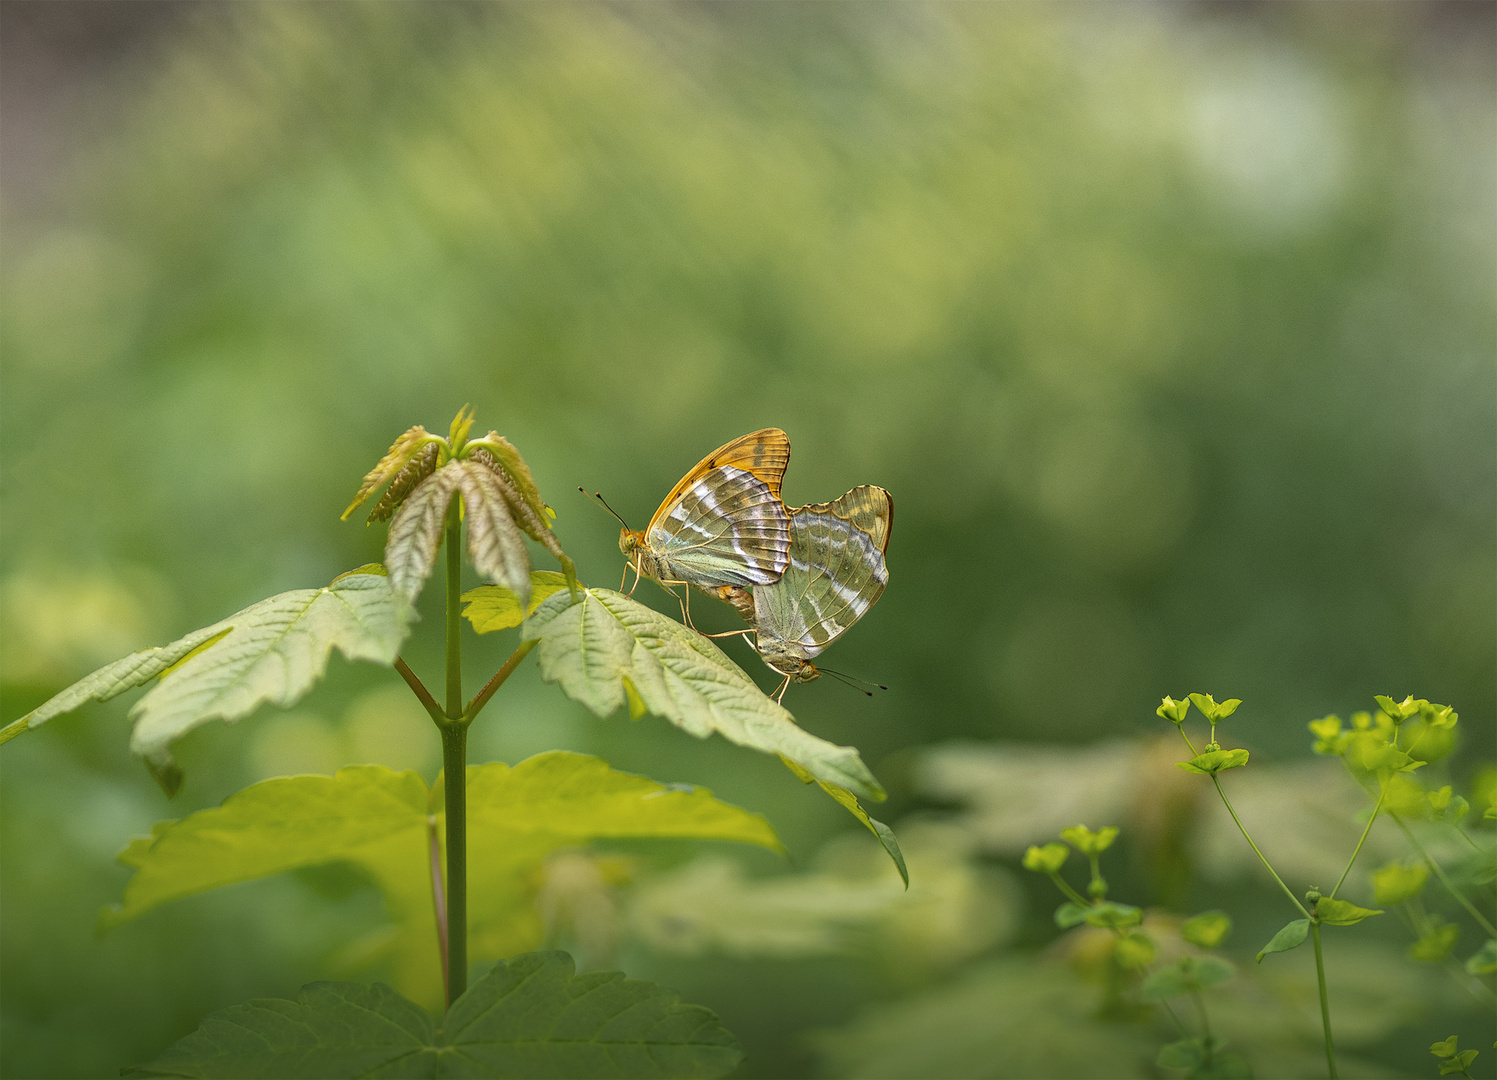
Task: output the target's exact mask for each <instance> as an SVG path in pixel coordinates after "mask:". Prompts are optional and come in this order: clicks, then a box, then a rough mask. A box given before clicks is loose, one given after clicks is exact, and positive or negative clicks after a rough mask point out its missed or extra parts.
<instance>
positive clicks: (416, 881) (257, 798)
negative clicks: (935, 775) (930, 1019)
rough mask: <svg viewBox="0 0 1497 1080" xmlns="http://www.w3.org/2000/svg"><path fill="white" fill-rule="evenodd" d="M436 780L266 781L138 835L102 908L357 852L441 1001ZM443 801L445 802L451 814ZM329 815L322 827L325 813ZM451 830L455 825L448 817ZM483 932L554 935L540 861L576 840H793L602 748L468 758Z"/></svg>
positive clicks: (409, 986) (502, 948) (419, 977)
mask: <svg viewBox="0 0 1497 1080" xmlns="http://www.w3.org/2000/svg"><path fill="white" fill-rule="evenodd" d="M433 805H436V806H438V807H439V806H440V800H437V801H436V802H435V803H433V802H432V793H431V792H429V791H428V789H427V786H426V784H425V782H423V781H422V780H421V778H420V777H419V776H418V775H417V774H416V773H414V772H404V773H396V772H393V771H392V770H390V769H386V768H384V767H382V766H374V765H361V766H354V767H351V768H346V769H340V770H339V771H338V773H337V775H335V776H294V777H284V778H280V779H275V780H266V781H263V782H262V783H259V784H254V785H252V786H250V787H248V788H245V789H244V790H243V791H241V792H239V793H238V794H236V795H233V796H231V797H230V798H229V799H228V800H226V801H225V802H224V804H223V806H221V807H217V808H215V809H211V810H203V811H200V812H198V813H196V814H193V815H191V816H190V817H187V818H185V819H183V820H182V821H178V822H169V823H165V824H163V825H160V826H158V827H157V830H156V835H155V836H154V838H153V839H152V840H150V841H135V842H133V843H132V844H131V845H130V847H128V848H127V849H126V850H125V852H124V853H123V854H122V855H121V861H123V862H125V863H126V864H127V865H130V866H134V867H135V868H136V873H135V875H134V876H133V877H132V878H131V879H130V881H129V883H128V884H127V885H126V886H125V894H124V899H123V903H122V904H121V905H119V906H118V907H114V908H109V909H106V910H105V911H103V912H101V914H100V919H99V922H100V927H101V929H107V928H109V927H112V926H115V925H118V924H119V923H122V922H125V921H128V920H130V919H134V918H137V917H139V916H140V915H142V914H144V913H146V912H148V911H150V910H152V909H153V908H156V907H158V906H160V905H161V904H165V903H167V902H169V901H172V900H178V899H181V898H182V897H185V896H190V895H193V894H195V893H200V892H205V891H207V890H209V889H214V888H218V887H220V886H223V885H229V884H232V883H234V882H239V881H248V880H252V879H254V878H260V877H266V876H269V875H271V874H278V873H281V872H283V871H286V870H292V869H295V868H297V867H302V866H313V865H318V864H322V863H327V862H333V861H342V862H348V863H352V864H353V865H355V866H357V867H359V868H360V869H361V870H362V871H363V872H365V873H366V874H368V875H369V877H370V878H371V879H372V880H373V881H374V883H375V884H376V885H377V886H378V887H379V888H380V889H381V891H383V892H384V894H385V899H386V904H387V907H388V909H389V912H390V916H391V919H392V921H393V922H394V923H395V933H394V935H393V936H391V938H390V944H389V946H388V948H387V950H386V953H385V954H383V955H384V958H385V959H387V960H389V962H390V963H391V965H392V971H393V977H394V981H395V984H396V985H397V986H398V987H399V988H400V989H401V990H402V991H403V992H404V993H406V994H408V995H409V996H411V997H413V998H416V999H417V1000H418V1001H421V1002H422V1003H423V1004H430V1005H434V1004H437V1003H439V1002H440V1001H441V982H440V978H441V973H440V971H439V969H438V957H437V953H436V949H435V948H434V946H433V934H434V932H435V931H434V925H433V917H432V908H431V903H432V901H431V879H430V870H429V868H430V865H431V864H430V848H429V844H430V833H429V832H428V813H429V812H430V811H429V809H428V808H429V807H430V806H433ZM442 817H443V814H442V812H441V811H440V810H438V811H437V818H438V820H439V822H440V820H441V818H442ZM314 824H315V827H313V825H314ZM436 835H437V837H438V839H439V841H440V839H441V837H442V836H443V835H444V830H443V829H442V828H440V827H438V828H437V830H436ZM468 835H469V842H468V889H469V925H470V928H469V945H470V949H471V951H472V955H473V956H474V958H475V959H492V958H495V957H498V956H506V955H512V954H514V953H516V952H523V951H525V950H526V949H531V948H535V947H536V946H537V945H538V944H540V941H541V936H542V927H541V922H540V917H539V915H538V913H537V912H536V910H535V905H534V898H535V890H536V887H537V882H536V880H535V879H536V876H537V874H536V871H537V870H538V868H539V867H540V865H541V863H542V862H543V861H544V860H545V858H546V857H547V856H548V855H549V854H550V853H551V852H553V851H555V850H556V849H558V848H562V847H569V846H573V845H577V844H584V843H587V842H589V841H591V840H595V839H599V838H604V837H680V838H697V839H711V840H733V841H739V842H743V843H750V844H757V845H759V846H761V847H767V848H769V849H771V850H774V851H782V850H783V849H782V848H781V847H780V843H779V839H778V838H777V837H776V836H775V833H774V830H773V829H772V828H771V827H770V825H769V823H768V822H767V821H765V820H764V818H763V817H762V816H761V815H759V814H753V813H749V812H748V811H746V810H742V809H739V808H738V807H735V806H731V805H729V804H727V803H723V802H720V801H719V800H717V799H715V798H713V797H712V793H711V792H710V791H707V790H706V789H704V788H694V789H692V790H689V791H685V790H679V789H676V788H670V787H666V786H664V785H661V784H657V783H656V782H655V781H653V780H649V779H647V778H645V777H642V776H635V775H633V774H631V773H624V772H617V771H615V770H613V769H610V768H609V767H608V763H607V762H605V761H603V760H602V759H600V758H595V757H589V756H587V755H583V754H572V753H566V752H563V751H553V752H551V753H546V754H539V755H537V756H535V757H532V758H529V759H527V760H525V761H522V762H520V764H518V765H516V766H514V767H513V768H511V767H510V766H508V765H504V764H501V763H494V764H489V765H479V766H473V767H471V768H469V770H468Z"/></svg>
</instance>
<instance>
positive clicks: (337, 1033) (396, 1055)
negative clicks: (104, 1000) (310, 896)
mask: <svg viewBox="0 0 1497 1080" xmlns="http://www.w3.org/2000/svg"><path fill="white" fill-rule="evenodd" d="M742 1057H743V1053H742V1051H741V1050H740V1048H739V1046H738V1043H737V1041H736V1040H735V1039H734V1038H733V1036H732V1035H731V1034H730V1033H729V1032H728V1031H727V1029H726V1028H724V1027H723V1026H722V1024H721V1023H719V1022H718V1019H717V1017H716V1016H714V1015H713V1014H712V1013H711V1012H709V1011H708V1010H707V1009H704V1008H701V1007H700V1006H697V1005H683V1004H681V1003H680V999H679V997H678V996H677V995H676V993H675V992H674V991H671V990H666V989H664V988H663V987H660V986H657V985H655V984H654V983H647V982H641V981H638V980H635V979H626V978H625V977H624V975H623V973H622V972H618V971H597V972H589V973H588V974H585V975H576V974H574V968H573V964H572V958H571V957H570V956H568V955H567V954H566V953H561V952H545V953H529V954H526V955H524V956H517V957H515V958H514V959H513V960H508V961H500V962H499V963H498V964H496V965H494V967H493V968H492V969H491V970H490V971H489V972H488V974H486V975H485V976H484V977H483V978H482V979H480V980H478V982H476V983H474V984H473V985H472V986H471V987H470V988H469V989H468V992H467V993H465V994H464V995H463V996H462V997H460V998H458V1000H457V1001H455V1002H453V1004H452V1009H451V1010H450V1011H449V1012H448V1013H447V1017H446V1019H445V1021H444V1022H443V1024H442V1026H441V1027H440V1028H435V1027H434V1026H433V1024H432V1020H431V1017H430V1016H428V1015H427V1014H426V1013H425V1012H424V1011H423V1010H422V1009H421V1008H420V1007H419V1006H417V1005H416V1004H415V1003H413V1002H411V1001H408V1000H406V999H405V998H403V997H401V996H400V995H399V994H397V993H395V991H393V990H391V989H390V988H389V987H388V986H385V985H384V984H382V983H374V984H365V983H346V982H343V983H335V982H320V983H311V984H310V985H308V986H305V987H303V988H302V991H301V994H300V995H298V997H297V1000H296V1001H294V1002H293V1001H283V1000H280V999H277V998H260V999H257V1000H254V1001H249V1002H245V1003H244V1004H242V1005H233V1006H230V1007H229V1008H227V1009H221V1010H219V1011H218V1012H216V1013H213V1014H212V1015H210V1016H209V1017H207V1018H206V1019H205V1020H204V1021H203V1023H202V1025H201V1026H200V1027H199V1028H198V1030H197V1031H195V1032H193V1033H192V1034H191V1035H188V1036H187V1037H186V1038H185V1039H182V1040H180V1041H178V1042H177V1043H175V1044H173V1045H172V1046H171V1047H169V1048H168V1049H167V1050H166V1052H165V1053H163V1054H162V1055H161V1056H160V1057H159V1058H157V1059H156V1060H155V1061H153V1062H151V1063H150V1064H148V1065H141V1066H137V1067H136V1068H135V1069H133V1070H130V1071H129V1075H134V1076H161V1077H205V1078H207V1077H234V1078H251V1077H255V1078H258V1077H265V1078H275V1080H280V1078H284V1077H288V1076H305V1077H327V1078H342V1077H366V1076H390V1077H396V1076H399V1077H433V1078H435V1077H454V1078H455V1077H506V1076H507V1077H581V1076H589V1077H701V1076H706V1077H718V1076H723V1075H726V1074H727V1073H728V1072H730V1071H731V1070H732V1069H733V1068H734V1067H735V1066H736V1065H737V1064H738V1062H739V1061H740V1060H741V1059H742Z"/></svg>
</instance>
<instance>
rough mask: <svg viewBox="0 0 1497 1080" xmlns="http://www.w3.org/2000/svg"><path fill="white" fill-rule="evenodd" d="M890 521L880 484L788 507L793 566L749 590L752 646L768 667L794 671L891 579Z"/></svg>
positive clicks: (889, 508) (842, 630) (870, 603)
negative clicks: (753, 634)
mask: <svg viewBox="0 0 1497 1080" xmlns="http://www.w3.org/2000/svg"><path fill="white" fill-rule="evenodd" d="M893 526H894V500H893V499H892V498H891V497H890V496H889V493H888V492H887V491H885V490H884V489H883V488H879V487H872V486H863V487H856V488H853V489H852V490H851V491H849V492H848V493H847V494H846V495H843V496H842V497H841V498H840V499H837V500H835V501H833V502H830V503H811V504H809V505H807V506H802V507H799V508H797V509H793V510H791V511H790V565H789V566H788V567H787V568H786V570H785V573H784V575H783V576H782V577H781V578H780V580H779V581H778V582H776V583H774V584H773V585H768V586H759V587H757V588H755V589H754V622H755V628H756V630H757V645H758V649H759V652H760V654H761V655H762V656H763V657H764V658H765V661H766V662H767V663H769V664H770V666H771V667H773V668H775V669H776V670H779V671H785V672H786V673H792V672H799V671H800V670H801V669H802V667H804V663H803V662H804V661H807V660H809V659H810V658H812V657H814V656H817V655H818V654H819V653H820V652H821V651H822V650H823V649H825V648H826V647H827V646H828V645H830V644H831V643H832V642H833V641H835V640H836V639H837V638H838V637H840V636H841V635H842V634H843V633H845V632H846V631H847V629H848V628H849V627H851V626H852V624H853V623H855V622H857V621H858V619H860V618H862V617H863V615H864V613H865V612H867V610H868V609H869V608H870V607H872V606H873V604H874V602H875V601H877V600H878V598H879V596H880V595H881V594H882V593H883V591H884V586H885V585H886V584H887V583H888V581H889V571H888V567H887V565H886V564H885V561H884V552H885V550H887V548H888V546H889V536H890V533H891V532H892V530H893Z"/></svg>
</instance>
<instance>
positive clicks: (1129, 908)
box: [1086, 900, 1144, 930]
mask: <svg viewBox="0 0 1497 1080" xmlns="http://www.w3.org/2000/svg"><path fill="white" fill-rule="evenodd" d="M1143 921H1144V913H1143V910H1142V909H1141V908H1136V907H1134V906H1133V905H1132V904H1115V903H1113V902H1112V901H1111V900H1103V901H1102V902H1101V903H1098V904H1093V905H1091V906H1090V907H1089V908H1087V909H1086V924H1087V925H1088V926H1097V927H1101V928H1103V929H1105V930H1121V929H1125V928H1127V927H1129V926H1137V925H1138V924H1139V923H1141V922H1143Z"/></svg>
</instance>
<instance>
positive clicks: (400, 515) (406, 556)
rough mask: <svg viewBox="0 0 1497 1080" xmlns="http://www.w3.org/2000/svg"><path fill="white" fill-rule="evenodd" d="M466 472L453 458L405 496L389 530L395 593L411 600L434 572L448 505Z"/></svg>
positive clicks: (387, 561)
mask: <svg viewBox="0 0 1497 1080" xmlns="http://www.w3.org/2000/svg"><path fill="white" fill-rule="evenodd" d="M462 476H463V469H462V464H461V463H460V462H456V461H449V462H448V463H447V464H446V465H443V466H442V467H441V468H440V469H438V470H437V471H436V472H434V473H432V474H431V475H430V476H428V477H427V478H426V479H425V480H423V481H421V483H419V484H417V485H416V488H415V490H414V491H412V492H411V493H410V494H409V495H407V496H406V497H405V502H403V503H401V504H400V509H399V510H397V511H396V512H395V517H394V518H393V519H392V520H391V521H390V530H389V532H388V533H386V534H385V566H386V567H388V568H389V570H390V584H391V586H392V587H393V588H394V589H395V594H396V595H397V596H399V597H401V598H403V599H404V600H405V602H406V603H408V604H414V603H415V602H416V598H417V597H418V596H420V595H421V587H422V586H423V585H425V584H426V579H427V578H429V577H430V576H431V571H432V567H433V566H434V565H435V564H436V561H437V550H438V548H440V547H441V546H442V531H443V530H444V529H445V528H446V527H447V508H448V507H449V506H451V505H452V497H453V496H454V495H456V494H457V489H458V487H459V485H460V484H461V481H462Z"/></svg>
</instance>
